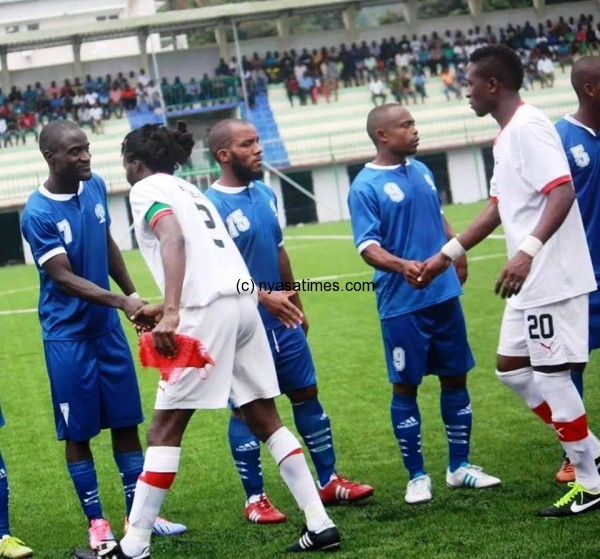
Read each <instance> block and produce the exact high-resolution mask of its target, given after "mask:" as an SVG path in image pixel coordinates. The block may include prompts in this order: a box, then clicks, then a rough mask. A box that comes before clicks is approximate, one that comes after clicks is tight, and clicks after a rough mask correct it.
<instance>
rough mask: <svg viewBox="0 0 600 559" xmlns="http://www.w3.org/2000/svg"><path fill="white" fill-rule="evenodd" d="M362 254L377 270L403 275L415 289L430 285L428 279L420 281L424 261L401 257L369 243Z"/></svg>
mask: <svg viewBox="0 0 600 559" xmlns="http://www.w3.org/2000/svg"><path fill="white" fill-rule="evenodd" d="M360 255H361V256H362V258H363V260H364V261H365V262H366V263H367V264H369V266H373V268H376V269H377V270H381V271H383V272H392V273H395V274H401V275H403V276H404V277H405V278H406V281H408V283H409V284H410V285H411V286H412V287H414V288H415V289H422V288H424V287H427V286H428V285H429V282H428V281H427V282H426V281H423V282H419V281H418V278H419V276H420V275H421V271H422V268H423V263H422V262H418V261H416V260H405V259H403V258H399V257H398V256H395V255H393V254H392V253H391V252H388V251H387V250H385V249H384V248H382V247H380V246H379V245H375V244H373V245H369V246H368V247H367V248H365V250H363V251H362V252H361V253H360Z"/></svg>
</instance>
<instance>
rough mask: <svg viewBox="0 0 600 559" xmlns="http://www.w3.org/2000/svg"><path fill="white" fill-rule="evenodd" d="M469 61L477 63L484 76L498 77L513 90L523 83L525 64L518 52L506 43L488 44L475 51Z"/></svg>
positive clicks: (481, 74)
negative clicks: (522, 62)
mask: <svg viewBox="0 0 600 559" xmlns="http://www.w3.org/2000/svg"><path fill="white" fill-rule="evenodd" d="M469 62H471V63H472V64H476V65H477V74H478V75H479V76H481V77H482V78H485V79H489V78H496V79H497V80H498V81H499V82H500V83H502V84H503V85H504V86H505V87H507V88H508V89H510V90H512V91H519V89H521V87H522V85H523V64H521V60H520V59H519V56H518V54H517V53H516V52H515V51H514V50H513V49H511V48H510V47H507V46H506V45H486V46H485V47H480V48H478V49H477V50H475V51H473V53H472V54H471V56H470V57H469Z"/></svg>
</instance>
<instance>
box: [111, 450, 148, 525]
mask: <svg viewBox="0 0 600 559" xmlns="http://www.w3.org/2000/svg"><path fill="white" fill-rule="evenodd" d="M115 462H116V463H117V468H119V473H120V474H121V481H122V482H123V493H124V494H125V508H126V509H127V516H129V513H130V512H131V506H132V505H133V497H134V496H135V485H136V483H137V480H138V477H140V474H141V473H142V470H143V469H144V454H143V453H142V451H141V450H138V451H137V452H116V453H115Z"/></svg>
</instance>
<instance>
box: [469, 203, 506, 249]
mask: <svg viewBox="0 0 600 559" xmlns="http://www.w3.org/2000/svg"><path fill="white" fill-rule="evenodd" d="M500 223H501V221H500V212H499V211H498V204H497V203H496V202H493V201H491V200H490V201H489V202H488V204H487V206H486V207H485V208H484V209H483V211H482V212H481V213H480V214H479V215H478V216H477V217H476V218H475V219H474V220H473V221H472V223H471V225H469V227H467V229H466V230H465V231H464V232H462V233H461V234H460V244H461V245H462V246H463V247H464V248H465V250H469V249H470V248H473V247H474V246H475V245H477V244H479V243H480V242H481V241H483V239H485V238H486V237H487V236H488V235H490V234H491V233H492V231H494V229H496V227H498V226H499V225H500Z"/></svg>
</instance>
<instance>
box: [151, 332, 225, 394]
mask: <svg viewBox="0 0 600 559" xmlns="http://www.w3.org/2000/svg"><path fill="white" fill-rule="evenodd" d="M175 341H176V342H177V349H178V351H177V355H176V356H175V357H165V356H164V355H161V354H160V353H158V351H156V348H155V347H154V340H153V339H152V332H144V333H143V334H142V335H141V337H140V363H141V364H142V365H143V366H144V367H156V368H157V369H158V370H159V371H160V373H161V379H162V380H165V381H167V382H168V383H170V384H174V383H176V382H177V381H178V380H179V379H180V378H181V375H182V374H183V371H184V369H185V368H187V367H195V368H197V369H204V367H205V366H206V365H214V364H215V362H214V361H213V359H212V357H211V356H210V354H209V353H208V351H207V350H206V348H205V347H204V345H203V344H202V342H201V341H200V340H198V339H196V338H193V337H192V336H186V335H185V334H175ZM199 373H200V376H201V378H203V379H205V378H207V377H208V373H207V372H206V371H205V370H202V371H199Z"/></svg>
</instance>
